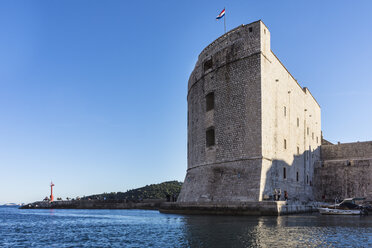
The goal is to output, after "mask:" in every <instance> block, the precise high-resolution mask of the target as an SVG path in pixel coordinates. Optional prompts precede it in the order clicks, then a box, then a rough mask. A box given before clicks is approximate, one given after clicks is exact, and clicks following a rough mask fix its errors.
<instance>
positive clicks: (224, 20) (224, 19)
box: [223, 7, 226, 34]
mask: <svg viewBox="0 0 372 248" xmlns="http://www.w3.org/2000/svg"><path fill="white" fill-rule="evenodd" d="M223 9H224V10H225V15H224V16H223V26H224V28H225V34H226V8H225V7H224V8H223Z"/></svg>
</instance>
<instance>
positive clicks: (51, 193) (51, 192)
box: [50, 182, 54, 202]
mask: <svg viewBox="0 0 372 248" xmlns="http://www.w3.org/2000/svg"><path fill="white" fill-rule="evenodd" d="M53 186H54V183H53V182H50V202H53V199H54V197H53Z"/></svg>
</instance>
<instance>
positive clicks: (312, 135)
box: [311, 132, 314, 140]
mask: <svg viewBox="0 0 372 248" xmlns="http://www.w3.org/2000/svg"><path fill="white" fill-rule="evenodd" d="M311 138H312V139H313V140H314V132H313V133H311Z"/></svg>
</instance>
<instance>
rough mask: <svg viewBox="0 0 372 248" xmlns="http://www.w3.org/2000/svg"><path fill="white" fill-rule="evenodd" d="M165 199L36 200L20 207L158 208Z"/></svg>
mask: <svg viewBox="0 0 372 248" xmlns="http://www.w3.org/2000/svg"><path fill="white" fill-rule="evenodd" d="M165 201H166V200H165V199H155V200H150V199H149V200H143V201H138V202H132V201H125V200H122V201H105V200H74V201H53V202H49V201H37V202H33V203H29V204H26V205H23V206H22V207H20V209H148V210H158V209H159V207H160V205H161V204H162V203H164V202H165Z"/></svg>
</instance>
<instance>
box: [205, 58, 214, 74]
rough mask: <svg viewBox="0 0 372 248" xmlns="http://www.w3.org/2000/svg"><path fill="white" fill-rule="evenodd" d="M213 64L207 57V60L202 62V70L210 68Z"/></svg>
mask: <svg viewBox="0 0 372 248" xmlns="http://www.w3.org/2000/svg"><path fill="white" fill-rule="evenodd" d="M212 66H213V62H212V59H208V60H207V61H205V62H204V72H206V71H207V70H209V69H211V68H212Z"/></svg>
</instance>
